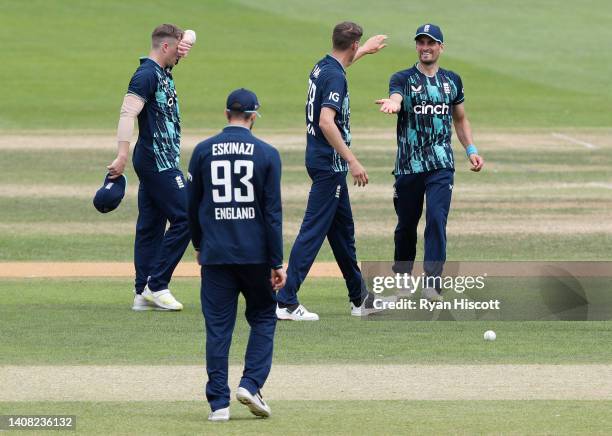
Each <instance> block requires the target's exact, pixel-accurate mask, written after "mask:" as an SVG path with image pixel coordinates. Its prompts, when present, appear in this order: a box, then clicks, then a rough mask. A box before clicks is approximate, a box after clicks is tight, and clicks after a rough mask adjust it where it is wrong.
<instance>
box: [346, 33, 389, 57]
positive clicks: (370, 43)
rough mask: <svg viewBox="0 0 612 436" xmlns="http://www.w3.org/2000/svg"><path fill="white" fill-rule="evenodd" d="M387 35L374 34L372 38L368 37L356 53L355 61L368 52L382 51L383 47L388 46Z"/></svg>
mask: <svg viewBox="0 0 612 436" xmlns="http://www.w3.org/2000/svg"><path fill="white" fill-rule="evenodd" d="M386 41H387V35H374V36H372V37H371V38H370V39H368V40H367V41H366V42H365V43H364V44H363V45H362V46H361V47H359V49H358V50H357V53H356V54H355V57H354V58H353V63H355V62H357V61H358V60H359V59H361V58H362V57H363V56H365V55H367V54H374V53H378V52H379V51H381V50H382V49H383V48H385V47H386V46H387V44H386Z"/></svg>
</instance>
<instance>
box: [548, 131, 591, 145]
mask: <svg viewBox="0 0 612 436" xmlns="http://www.w3.org/2000/svg"><path fill="white" fill-rule="evenodd" d="M551 136H552V137H553V138H558V139H565V140H566V141H569V142H571V143H574V144H578V145H582V146H584V147H586V148H590V149H594V148H599V147H597V146H596V145H595V144H591V143H590V142H586V141H581V140H579V139H576V138H572V137H571V136H568V135H564V134H563V133H551Z"/></svg>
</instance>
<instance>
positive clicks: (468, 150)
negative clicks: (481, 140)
mask: <svg viewBox="0 0 612 436" xmlns="http://www.w3.org/2000/svg"><path fill="white" fill-rule="evenodd" d="M465 154H467V157H470V156H471V155H473V154H478V149H477V148H476V146H475V145H474V144H470V145H468V146H467V147H465Z"/></svg>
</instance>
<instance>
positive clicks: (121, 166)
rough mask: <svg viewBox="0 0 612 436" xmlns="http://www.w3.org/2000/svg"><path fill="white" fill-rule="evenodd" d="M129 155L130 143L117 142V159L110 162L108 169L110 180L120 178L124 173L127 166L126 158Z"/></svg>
mask: <svg viewBox="0 0 612 436" xmlns="http://www.w3.org/2000/svg"><path fill="white" fill-rule="evenodd" d="M129 154H130V143H129V142H128V141H118V142H117V157H116V158H115V160H114V161H112V162H111V164H110V165H109V166H107V167H106V169H108V173H109V174H110V178H111V179H116V178H117V177H120V176H121V174H123V172H124V171H125V165H126V164H127V160H128V156H129Z"/></svg>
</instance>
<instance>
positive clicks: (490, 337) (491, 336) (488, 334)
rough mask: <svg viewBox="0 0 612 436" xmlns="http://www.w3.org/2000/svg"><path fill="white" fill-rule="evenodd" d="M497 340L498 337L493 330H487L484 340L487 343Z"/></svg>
mask: <svg viewBox="0 0 612 436" xmlns="http://www.w3.org/2000/svg"><path fill="white" fill-rule="evenodd" d="M495 338H497V335H496V334H495V332H494V331H493V330H487V331H486V332H484V340H485V341H494V340H495Z"/></svg>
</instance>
